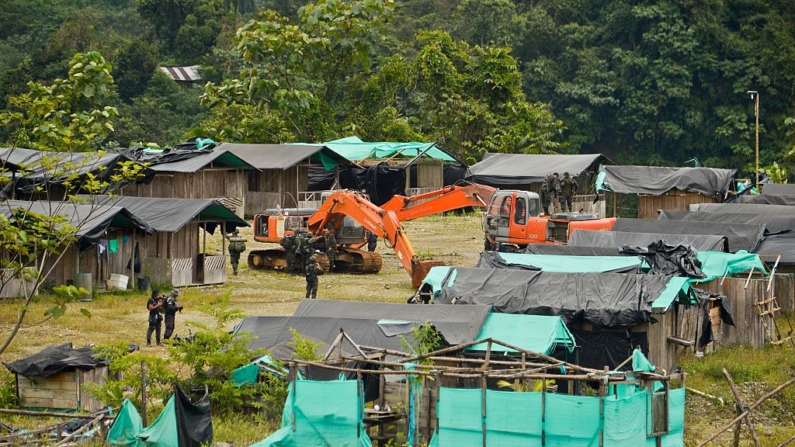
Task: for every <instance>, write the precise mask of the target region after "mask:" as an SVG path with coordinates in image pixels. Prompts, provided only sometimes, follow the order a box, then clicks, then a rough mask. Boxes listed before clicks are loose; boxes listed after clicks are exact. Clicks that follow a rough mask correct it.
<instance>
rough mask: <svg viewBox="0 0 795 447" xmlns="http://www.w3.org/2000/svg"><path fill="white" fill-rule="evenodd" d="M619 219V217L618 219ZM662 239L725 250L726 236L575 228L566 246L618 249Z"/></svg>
mask: <svg viewBox="0 0 795 447" xmlns="http://www.w3.org/2000/svg"><path fill="white" fill-rule="evenodd" d="M619 220H621V219H619ZM659 240H662V241H663V242H665V243H666V244H670V245H686V246H690V247H693V248H694V249H696V250H699V251H702V250H710V251H725V248H726V245H727V243H726V238H725V237H723V236H719V235H709V234H692V235H691V234H665V233H640V232H638V233H635V232H625V231H597V230H575V231H574V232H573V233H572V235H571V237H570V238H569V242H568V244H569V245H568V246H570V247H578V248H586V247H591V248H609V249H615V250H616V251H620V247H621V246H623V245H639V246H648V245H649V244H651V243H654V242H657V241H659Z"/></svg>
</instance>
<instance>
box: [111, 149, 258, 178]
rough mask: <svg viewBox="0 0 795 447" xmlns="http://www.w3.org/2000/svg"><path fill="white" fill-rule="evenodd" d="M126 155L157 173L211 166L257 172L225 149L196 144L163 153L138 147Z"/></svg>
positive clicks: (196, 170) (190, 170)
mask: <svg viewBox="0 0 795 447" xmlns="http://www.w3.org/2000/svg"><path fill="white" fill-rule="evenodd" d="M124 155H125V156H126V157H127V158H129V159H131V160H135V161H138V162H141V163H148V164H149V165H148V169H150V170H151V171H155V172H182V173H195V172H198V171H201V170H202V169H204V168H206V167H207V166H209V165H213V167H216V168H219V167H226V168H236V169H243V170H248V171H255V170H257V169H256V168H255V167H254V166H251V165H250V164H249V163H246V162H245V161H243V160H241V159H240V157H238V156H237V155H235V154H233V153H231V152H229V151H228V150H225V149H216V148H214V145H209V146H204V147H203V148H202V149H197V147H196V143H183V144H179V145H176V146H174V147H171V148H167V149H164V150H162V151H152V150H150V149H149V148H145V147H136V148H131V149H128V150H126V151H125V152H124Z"/></svg>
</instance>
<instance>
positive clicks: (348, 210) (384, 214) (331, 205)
mask: <svg viewBox="0 0 795 447" xmlns="http://www.w3.org/2000/svg"><path fill="white" fill-rule="evenodd" d="M343 217H350V218H352V219H353V220H355V221H356V222H358V223H359V224H361V225H362V226H363V227H365V228H366V229H367V230H369V231H371V232H372V233H374V234H375V235H376V236H378V237H379V238H382V239H384V240H385V241H386V242H387V244H388V245H389V246H390V247H392V248H393V249H394V250H395V254H396V255H397V258H398V260H399V261H400V263H401V264H403V267H404V268H405V269H406V271H407V272H408V273H409V275H411V282H412V284H413V285H414V287H419V286H420V285H421V284H422V280H423V279H424V278H425V275H427V274H428V271H429V270H430V269H431V267H433V266H436V265H444V263H443V262H441V261H427V260H421V259H420V258H419V257H418V256H417V254H416V253H415V252H414V248H412V246H411V242H409V239H408V237H406V233H405V232H404V231H403V225H401V223H400V219H398V217H397V214H396V213H395V212H394V211H390V210H385V209H383V208H379V207H378V206H376V205H374V204H373V203H371V202H370V201H369V200H367V198H365V197H364V196H363V195H362V194H360V193H357V192H353V191H338V192H335V193H333V194H332V195H331V196H330V197H329V198H328V199H326V201H325V202H323V205H322V206H321V207H320V209H318V210H317V212H316V213H315V214H313V215H312V217H310V218H309V221H308V222H307V223H308V226H309V231H310V232H311V233H313V234H320V233H321V231H322V230H323V229H324V228H328V229H330V230H331V231H335V230H337V229H338V227H339V225H341V222H342V220H343V219H342V218H343ZM362 253H366V254H369V255H377V253H374V252H362Z"/></svg>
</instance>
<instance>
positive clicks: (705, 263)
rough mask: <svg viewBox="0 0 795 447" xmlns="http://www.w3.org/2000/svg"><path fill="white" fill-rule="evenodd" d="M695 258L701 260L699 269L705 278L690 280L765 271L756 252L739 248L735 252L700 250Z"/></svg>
mask: <svg viewBox="0 0 795 447" xmlns="http://www.w3.org/2000/svg"><path fill="white" fill-rule="evenodd" d="M696 258H698V260H699V261H701V271H702V272H703V273H704V274H705V275H706V278H701V279H693V280H692V282H707V281H711V280H713V279H715V278H720V277H723V276H724V275H729V276H731V275H734V274H737V273H744V272H748V271H751V269H754V270H756V271H757V272H761V273H767V268H766V267H765V263H764V262H762V259H761V258H760V257H759V255H757V254H753V253H748V252H747V251H745V250H740V251H738V252H737V253H724V252H722V251H700V252H698V253H696Z"/></svg>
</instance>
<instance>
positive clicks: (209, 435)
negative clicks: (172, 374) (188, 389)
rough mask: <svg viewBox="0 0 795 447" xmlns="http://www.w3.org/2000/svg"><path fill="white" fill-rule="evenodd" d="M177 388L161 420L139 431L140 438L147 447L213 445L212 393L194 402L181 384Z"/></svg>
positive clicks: (162, 412)
mask: <svg viewBox="0 0 795 447" xmlns="http://www.w3.org/2000/svg"><path fill="white" fill-rule="evenodd" d="M175 389H176V391H175V392H174V394H173V395H172V396H171V398H170V399H169V400H168V402H167V403H166V406H165V407H164V408H163V411H161V412H160V415H159V416H157V419H155V421H154V422H153V423H152V425H150V426H149V427H146V428H144V429H143V430H142V431H141V432H140V433H138V438H140V439H141V440H142V441H143V445H144V446H147V447H149V446H151V447H174V446H179V447H202V446H206V445H212V443H213V419H212V412H211V409H210V396H209V395H206V394H205V395H204V397H202V399H201V400H199V401H198V402H197V403H195V404H194V403H192V402H191V401H190V398H189V397H188V396H187V395H185V393H184V392H183V391H182V389H181V388H180V387H178V386H176V387H175ZM133 408H134V407H133Z"/></svg>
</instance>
